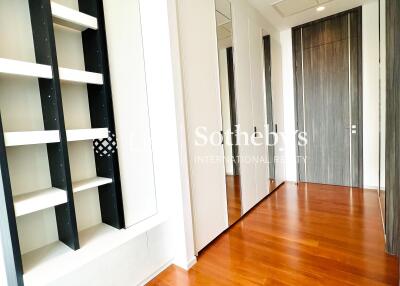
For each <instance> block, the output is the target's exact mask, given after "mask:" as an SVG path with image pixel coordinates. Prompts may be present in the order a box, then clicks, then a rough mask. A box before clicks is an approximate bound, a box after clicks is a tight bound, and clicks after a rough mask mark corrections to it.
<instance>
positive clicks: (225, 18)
mask: <svg viewBox="0 0 400 286" xmlns="http://www.w3.org/2000/svg"><path fill="white" fill-rule="evenodd" d="M215 15H216V21H217V38H218V60H219V80H220V100H221V116H222V122H223V131H222V132H223V135H224V142H223V145H224V156H225V157H224V161H225V176H226V194H227V205H228V222H229V225H232V224H234V223H235V222H236V221H238V220H239V219H240V218H241V216H242V203H241V201H242V200H241V186H240V164H239V148H238V145H237V142H236V136H234V133H235V130H236V125H237V124H238V122H237V116H236V97H235V68H234V60H233V52H234V51H233V50H234V49H233V41H232V39H233V34H232V13H231V5H230V2H229V1H227V0H216V1H215Z"/></svg>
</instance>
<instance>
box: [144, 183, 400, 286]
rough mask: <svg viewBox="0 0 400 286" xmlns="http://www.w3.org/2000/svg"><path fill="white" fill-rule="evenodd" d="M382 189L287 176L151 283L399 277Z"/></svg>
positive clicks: (364, 281)
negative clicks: (387, 236)
mask: <svg viewBox="0 0 400 286" xmlns="http://www.w3.org/2000/svg"><path fill="white" fill-rule="evenodd" d="M379 212H380V210H379V205H378V197H377V194H376V192H373V191H364V192H363V191H361V190H357V189H353V190H350V189H348V188H344V187H333V186H324V185H311V184H309V185H300V186H297V185H295V184H285V185H284V186H282V187H281V188H280V189H278V191H276V192H275V193H273V194H272V195H271V196H270V197H269V198H268V199H267V200H265V201H263V202H262V203H261V204H260V205H259V206H257V207H256V208H255V209H254V210H253V211H252V212H251V213H250V214H248V215H247V216H246V217H245V218H244V219H242V220H241V221H239V222H238V223H237V224H235V225H234V226H233V227H232V228H231V229H230V230H229V231H227V232H225V233H224V234H223V235H221V236H220V237H219V238H218V239H217V240H216V241H214V242H213V243H212V244H211V245H209V247H208V248H206V249H205V251H203V252H202V253H201V254H200V257H199V259H198V262H197V264H196V265H195V266H194V267H193V268H192V269H191V270H190V271H189V272H186V271H184V270H182V269H180V268H177V267H174V266H172V267H169V268H168V269H167V270H165V271H164V272H163V273H161V274H160V275H159V276H158V277H157V278H156V279H154V280H153V281H151V282H150V283H149V284H148V285H162V286H172V285H177V286H185V285H222V286H223V285H313V286H314V285H340V286H345V285H369V286H372V285H397V280H398V268H397V259H395V258H394V257H390V256H388V255H386V254H385V252H384V239H383V230H382V222H381V218H380V214H379Z"/></svg>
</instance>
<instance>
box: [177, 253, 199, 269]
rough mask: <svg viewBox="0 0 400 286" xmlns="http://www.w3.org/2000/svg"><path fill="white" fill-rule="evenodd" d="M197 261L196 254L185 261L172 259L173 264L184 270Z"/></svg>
mask: <svg viewBox="0 0 400 286" xmlns="http://www.w3.org/2000/svg"><path fill="white" fill-rule="evenodd" d="M196 262H197V258H196V256H194V255H193V257H191V258H190V259H189V260H187V261H185V262H179V261H174V262H173V264H174V265H175V266H178V267H179V268H182V269H184V270H186V271H188V270H189V269H190V268H192V267H193V265H195V264H196Z"/></svg>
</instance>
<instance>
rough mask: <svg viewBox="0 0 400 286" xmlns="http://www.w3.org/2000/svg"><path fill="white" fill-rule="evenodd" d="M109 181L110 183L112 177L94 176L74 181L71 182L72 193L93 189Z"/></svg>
mask: <svg viewBox="0 0 400 286" xmlns="http://www.w3.org/2000/svg"><path fill="white" fill-rule="evenodd" d="M110 183H112V179H109V178H102V177H96V178H91V179H87V180H82V181H78V182H75V183H73V184H72V188H73V190H74V193H79V192H82V191H85V190H89V189H93V188H96V187H100V186H103V185H107V184H110Z"/></svg>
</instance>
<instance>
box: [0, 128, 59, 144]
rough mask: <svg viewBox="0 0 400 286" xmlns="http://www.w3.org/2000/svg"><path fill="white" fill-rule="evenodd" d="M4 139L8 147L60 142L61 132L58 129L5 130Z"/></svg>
mask: <svg viewBox="0 0 400 286" xmlns="http://www.w3.org/2000/svg"><path fill="white" fill-rule="evenodd" d="M4 141H5V144H6V147H11V146H23V145H35V144H47V143H55V142H60V132H59V131H58V130H52V131H25V132H5V133H4Z"/></svg>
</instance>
